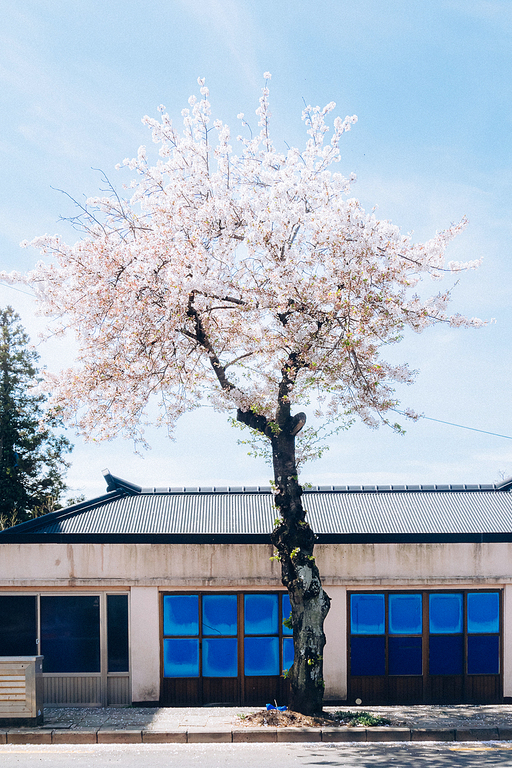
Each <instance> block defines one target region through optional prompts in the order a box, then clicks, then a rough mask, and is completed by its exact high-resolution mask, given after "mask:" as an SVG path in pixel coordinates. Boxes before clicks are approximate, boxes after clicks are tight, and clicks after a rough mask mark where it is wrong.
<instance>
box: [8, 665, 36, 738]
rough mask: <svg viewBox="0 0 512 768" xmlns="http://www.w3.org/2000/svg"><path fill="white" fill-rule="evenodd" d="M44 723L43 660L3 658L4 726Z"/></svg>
mask: <svg viewBox="0 0 512 768" xmlns="http://www.w3.org/2000/svg"><path fill="white" fill-rule="evenodd" d="M42 722H43V657H42V656H0V724H1V725H41V724H42Z"/></svg>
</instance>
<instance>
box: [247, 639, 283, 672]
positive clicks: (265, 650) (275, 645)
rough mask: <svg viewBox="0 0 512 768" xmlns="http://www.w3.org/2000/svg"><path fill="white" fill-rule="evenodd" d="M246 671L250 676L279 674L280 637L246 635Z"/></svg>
mask: <svg viewBox="0 0 512 768" xmlns="http://www.w3.org/2000/svg"><path fill="white" fill-rule="evenodd" d="M244 671H245V674H246V675H248V676H255V677H256V676H257V677H261V676H263V675H278V674H279V638H278V637H246V638H245V641H244Z"/></svg>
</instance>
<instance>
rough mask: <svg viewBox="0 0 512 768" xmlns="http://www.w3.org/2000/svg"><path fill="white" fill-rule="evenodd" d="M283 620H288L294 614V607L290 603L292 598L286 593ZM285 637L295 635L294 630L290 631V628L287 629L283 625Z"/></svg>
mask: <svg viewBox="0 0 512 768" xmlns="http://www.w3.org/2000/svg"><path fill="white" fill-rule="evenodd" d="M282 605H283V619H288V618H289V617H290V615H291V612H292V606H291V603H290V596H289V595H288V592H286V593H285V594H284V595H283V603H282ZM283 635H293V629H288V627H285V626H284V624H283Z"/></svg>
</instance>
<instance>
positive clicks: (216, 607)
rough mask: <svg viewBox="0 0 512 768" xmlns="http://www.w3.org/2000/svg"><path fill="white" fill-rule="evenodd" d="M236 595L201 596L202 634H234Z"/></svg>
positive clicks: (235, 625)
mask: <svg viewBox="0 0 512 768" xmlns="http://www.w3.org/2000/svg"><path fill="white" fill-rule="evenodd" d="M236 631H237V598H236V595H205V596H204V597H203V635H236Z"/></svg>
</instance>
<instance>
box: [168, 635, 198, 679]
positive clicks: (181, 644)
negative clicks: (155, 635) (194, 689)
mask: <svg viewBox="0 0 512 768" xmlns="http://www.w3.org/2000/svg"><path fill="white" fill-rule="evenodd" d="M164 677H199V640H195V639H193V638H187V639H184V638H176V639H175V638H172V639H170V640H168V639H166V640H164Z"/></svg>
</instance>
